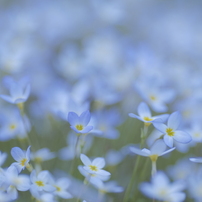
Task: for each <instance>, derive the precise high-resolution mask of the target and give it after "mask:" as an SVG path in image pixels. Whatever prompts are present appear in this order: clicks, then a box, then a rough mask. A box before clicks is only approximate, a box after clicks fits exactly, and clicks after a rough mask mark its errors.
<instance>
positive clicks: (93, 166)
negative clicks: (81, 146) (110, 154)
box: [80, 154, 111, 176]
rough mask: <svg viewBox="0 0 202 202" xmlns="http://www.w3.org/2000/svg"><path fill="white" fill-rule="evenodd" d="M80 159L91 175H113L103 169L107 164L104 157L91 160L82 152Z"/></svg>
mask: <svg viewBox="0 0 202 202" xmlns="http://www.w3.org/2000/svg"><path fill="white" fill-rule="evenodd" d="M80 159H81V161H82V162H83V164H84V166H83V168H84V170H86V171H87V172H88V173H89V174H90V175H93V174H96V175H103V176H106V175H111V174H110V173H109V172H108V171H106V170H102V168H103V167H104V166H105V160H104V158H101V157H98V158H95V159H94V160H93V161H91V160H90V159H89V158H88V157H87V156H86V155H84V154H81V155H80Z"/></svg>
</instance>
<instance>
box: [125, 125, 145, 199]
mask: <svg viewBox="0 0 202 202" xmlns="http://www.w3.org/2000/svg"><path fill="white" fill-rule="evenodd" d="M147 132H148V126H144V128H143V129H142V130H141V136H140V137H141V143H140V147H141V148H142V147H143V146H144V143H145V139H146V137H147ZM139 163H140V156H139V155H138V156H137V160H136V163H135V167H134V170H133V174H132V177H131V180H130V183H129V185H128V187H127V189H126V192H125V195H124V198H123V202H127V201H128V198H129V197H130V192H131V189H132V187H133V184H134V181H135V177H136V172H137V169H138V165H139Z"/></svg>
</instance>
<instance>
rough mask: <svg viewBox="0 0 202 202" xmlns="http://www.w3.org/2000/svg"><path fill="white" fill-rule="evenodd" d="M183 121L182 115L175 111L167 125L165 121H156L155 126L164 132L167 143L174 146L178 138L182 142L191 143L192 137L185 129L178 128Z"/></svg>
mask: <svg viewBox="0 0 202 202" xmlns="http://www.w3.org/2000/svg"><path fill="white" fill-rule="evenodd" d="M180 122H181V116H180V113H179V112H173V113H172V114H171V115H170V116H169V118H168V122H167V125H165V124H163V123H154V124H153V125H154V127H155V128H156V129H157V130H159V131H160V132H162V133H163V135H164V136H163V139H164V142H165V143H166V145H168V146H169V147H173V141H174V140H176V141H177V142H180V143H184V144H186V143H189V142H190V141H191V140H192V138H191V136H190V135H189V134H188V133H187V132H184V131H181V130H178V128H179V125H180Z"/></svg>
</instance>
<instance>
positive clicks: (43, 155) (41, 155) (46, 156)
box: [31, 148, 56, 163]
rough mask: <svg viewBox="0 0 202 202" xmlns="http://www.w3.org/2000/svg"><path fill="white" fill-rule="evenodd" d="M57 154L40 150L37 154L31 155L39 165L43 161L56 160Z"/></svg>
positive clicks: (46, 149)
mask: <svg viewBox="0 0 202 202" xmlns="http://www.w3.org/2000/svg"><path fill="white" fill-rule="evenodd" d="M55 156H56V155H55V153H54V152H50V150H49V149H48V148H42V149H39V150H38V151H36V152H32V153H31V159H32V160H33V161H35V162H37V163H41V162H43V161H48V160H50V159H53V158H55Z"/></svg>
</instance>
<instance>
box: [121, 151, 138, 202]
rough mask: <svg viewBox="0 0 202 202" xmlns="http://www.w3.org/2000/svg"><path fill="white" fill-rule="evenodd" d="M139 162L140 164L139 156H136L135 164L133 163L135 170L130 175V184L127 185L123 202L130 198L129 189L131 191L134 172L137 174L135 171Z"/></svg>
mask: <svg viewBox="0 0 202 202" xmlns="http://www.w3.org/2000/svg"><path fill="white" fill-rule="evenodd" d="M139 162H140V156H139V155H138V156H137V160H136V163H135V168H134V170H133V174H132V177H131V180H130V183H129V185H128V187H127V189H126V193H125V195H124V199H123V202H127V201H128V198H129V196H130V192H131V189H132V186H133V183H134V180H135V177H136V172H137V169H138V165H139Z"/></svg>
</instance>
